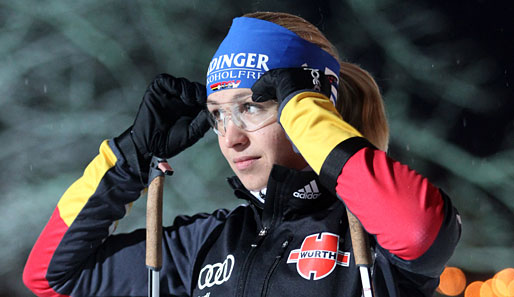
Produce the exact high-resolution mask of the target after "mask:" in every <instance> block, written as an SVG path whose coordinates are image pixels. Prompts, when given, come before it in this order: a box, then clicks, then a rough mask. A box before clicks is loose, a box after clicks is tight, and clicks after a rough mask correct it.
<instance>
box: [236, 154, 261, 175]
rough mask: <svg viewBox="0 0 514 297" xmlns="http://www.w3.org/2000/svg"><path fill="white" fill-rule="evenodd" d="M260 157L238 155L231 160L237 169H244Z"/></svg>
mask: <svg viewBox="0 0 514 297" xmlns="http://www.w3.org/2000/svg"><path fill="white" fill-rule="evenodd" d="M259 158H260V157H250V156H247V157H239V158H235V159H234V160H233V162H234V165H235V166H236V168H237V170H239V171H244V170H247V169H248V168H250V167H251V166H252V165H253V164H254V163H255V162H256V161H257V160H258V159H259Z"/></svg>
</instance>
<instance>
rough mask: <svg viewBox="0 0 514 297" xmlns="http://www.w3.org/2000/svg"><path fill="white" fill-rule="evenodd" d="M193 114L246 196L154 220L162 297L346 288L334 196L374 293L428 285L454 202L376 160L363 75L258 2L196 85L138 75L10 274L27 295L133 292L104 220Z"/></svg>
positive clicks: (141, 287)
mask: <svg viewBox="0 0 514 297" xmlns="http://www.w3.org/2000/svg"><path fill="white" fill-rule="evenodd" d="M293 32H294V33H293ZM206 90H207V93H206ZM334 104H335V105H334ZM336 106H337V109H336ZM205 107H207V109H206V108H205ZM338 110H339V112H338ZM341 115H342V117H341ZM209 124H210V125H211V126H212V128H213V129H214V130H215V132H216V133H217V134H218V142H219V146H220V149H221V151H222V153H223V155H224V157H225V158H226V159H227V161H228V163H229V164H230V166H231V168H232V169H233V170H234V172H235V174H236V177H233V178H231V179H229V183H230V185H231V186H232V187H233V188H234V193H235V195H236V196H237V197H238V198H242V199H245V200H247V201H248V204H246V205H242V206H239V207H237V208H236V209H234V210H231V211H228V210H223V209H220V210H217V211H215V212H214V213H212V214H198V215H195V216H193V217H186V216H180V217H177V218H176V220H175V222H174V224H173V225H172V226H170V227H167V228H165V229H164V236H163V251H164V253H163V268H162V270H161V280H160V288H161V294H162V295H163V296H195V297H196V296H212V297H214V296H361V287H360V281H359V274H358V269H357V267H356V266H355V263H354V260H353V256H352V253H353V250H352V246H351V242H350V238H349V236H350V235H349V231H348V223H347V218H346V211H345V205H346V206H347V207H348V209H349V210H350V211H351V212H352V213H353V214H354V215H355V216H356V217H357V218H358V219H359V220H360V221H361V223H362V225H363V226H364V228H365V229H366V231H367V232H368V233H369V234H370V239H371V243H372V248H373V254H374V266H373V282H374V287H375V291H376V296H431V295H432V293H433V291H434V290H435V288H436V287H437V284H438V276H439V274H440V273H441V271H442V269H443V267H444V264H445V263H446V261H447V260H448V258H449V257H450V256H451V254H452V252H453V249H454V248H455V245H456V243H457V241H458V238H459V236H460V224H459V222H458V215H457V212H456V210H455V209H454V208H453V207H452V205H451V202H450V200H449V199H448V198H447V196H446V195H445V194H444V193H443V192H442V191H440V190H439V189H437V188H435V187H434V186H433V185H431V184H430V183H429V182H428V181H427V180H426V179H425V178H423V177H421V176H420V175H418V174H417V173H415V172H413V171H412V170H410V169H409V168H408V167H407V166H405V165H402V164H399V163H398V162H396V161H394V160H391V159H390V158H388V157H387V155H386V154H385V150H386V149H387V139H388V128H387V123H386V119H385V114H384V108H383V105H382V99H381V97H380V93H379V91H378V88H377V86H376V84H375V82H374V80H373V79H372V78H371V76H370V75H369V74H368V73H367V72H365V71H364V70H362V69H360V68H359V67H358V66H355V65H353V64H349V63H341V62H339V61H338V56H337V53H336V51H335V49H334V47H333V46H332V45H331V44H330V43H329V42H328V40H326V38H325V37H324V36H323V35H322V34H321V33H320V32H319V30H317V29H316V28H315V27H314V26H313V25H311V24H309V23H308V22H306V21H305V20H303V19H301V18H299V17H296V16H292V15H289V14H284V13H268V12H266V13H253V14H248V15H245V16H244V17H242V18H236V19H235V20H234V22H233V24H232V27H231V29H230V31H229V33H228V35H227V36H226V38H225V40H224V41H223V42H222V44H221V45H220V47H219V49H218V51H217V52H216V54H215V55H214V57H213V59H212V61H211V63H210V64H209V68H208V72H207V85H206V86H203V85H201V84H198V83H191V82H189V81H187V80H186V79H183V78H175V77H172V76H170V75H166V74H164V75H160V76H158V77H157V78H156V79H155V80H154V81H153V82H152V83H151V84H150V86H149V87H148V90H147V92H146V93H145V95H144V97H143V102H142V104H141V106H140V108H139V112H138V115H137V116H136V120H135V122H134V124H133V126H132V127H131V128H130V129H129V130H127V131H126V132H125V133H123V134H122V135H121V136H119V137H116V138H114V139H113V140H111V141H104V143H102V145H101V147H100V154H99V155H98V156H97V157H96V158H95V159H94V160H93V161H92V162H91V164H90V165H89V166H88V167H87V168H86V170H85V172H84V175H83V177H82V178H80V179H79V180H78V181H77V182H75V183H74V184H73V185H72V186H71V187H70V188H69V189H68V190H67V191H66V193H65V194H64V196H63V197H62V198H61V200H60V201H59V203H58V205H57V208H56V210H55V212H54V214H53V215H52V217H51V218H50V221H49V223H48V224H47V226H46V227H45V229H44V230H43V232H42V234H41V236H40V238H39V239H38V241H37V242H36V244H35V246H34V248H33V250H32V253H31V255H30V256H29V259H28V262H27V265H26V268H25V272H24V281H25V284H26V285H27V286H28V287H29V288H30V289H31V290H32V291H33V292H34V293H36V294H37V295H40V296H61V295H71V296H144V295H146V292H147V287H146V281H147V280H146V273H147V271H146V267H145V265H144V259H143V258H144V256H143V255H144V236H145V235H144V230H136V231H134V232H133V233H130V234H120V235H110V234H111V233H112V230H113V228H112V226H114V225H115V222H116V220H119V219H121V218H122V217H123V216H124V215H125V205H126V204H128V203H130V202H132V201H134V200H136V199H137V198H138V197H139V195H140V192H141V191H142V190H143V189H144V187H145V185H146V184H147V182H148V181H147V179H148V176H147V172H148V169H149V163H150V159H151V157H152V156H154V155H156V156H160V157H164V158H170V157H172V156H174V155H176V154H178V153H179V152H180V151H182V150H184V149H185V148H187V147H189V146H190V145H192V144H194V143H195V142H196V141H197V140H198V139H199V138H201V137H202V136H203V134H204V133H205V132H206V131H207V130H208V129H209ZM377 148H378V149H377ZM206 199H209V197H206ZM342 202H343V203H342Z"/></svg>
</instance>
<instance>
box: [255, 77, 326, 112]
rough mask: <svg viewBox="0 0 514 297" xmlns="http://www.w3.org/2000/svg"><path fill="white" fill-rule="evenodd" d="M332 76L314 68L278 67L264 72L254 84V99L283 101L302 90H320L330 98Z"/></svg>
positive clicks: (256, 100) (258, 100) (257, 100)
mask: <svg viewBox="0 0 514 297" xmlns="http://www.w3.org/2000/svg"><path fill="white" fill-rule="evenodd" d="M329 79H330V78H329V77H328V76H326V75H325V74H324V73H323V72H322V71H320V70H318V69H312V68H277V69H271V70H269V71H267V72H266V73H264V74H263V75H262V76H261V78H259V80H257V81H256V82H255V83H254V84H253V86H252V92H253V95H252V100H253V101H255V102H263V101H267V100H273V99H277V100H278V103H279V104H280V106H281V107H283V106H282V102H283V101H284V100H285V99H286V98H287V99H290V98H291V97H293V96H294V95H296V94H298V93H300V92H306V91H310V92H313V91H314V92H319V93H321V94H323V95H325V96H326V97H327V98H330V93H331V86H330V80H329Z"/></svg>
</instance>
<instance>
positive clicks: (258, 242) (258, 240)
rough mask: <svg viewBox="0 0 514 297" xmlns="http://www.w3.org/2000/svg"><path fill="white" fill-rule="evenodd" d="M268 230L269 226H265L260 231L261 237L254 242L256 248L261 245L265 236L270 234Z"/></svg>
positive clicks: (253, 245) (253, 246)
mask: <svg viewBox="0 0 514 297" xmlns="http://www.w3.org/2000/svg"><path fill="white" fill-rule="evenodd" d="M268 230H269V228H268V227H264V228H262V229H261V230H260V231H259V234H258V236H259V237H258V238H257V241H256V242H255V243H252V248H256V247H257V246H259V244H260V243H261V242H262V240H263V239H264V237H266V235H268Z"/></svg>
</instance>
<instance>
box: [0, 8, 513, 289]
mask: <svg viewBox="0 0 514 297" xmlns="http://www.w3.org/2000/svg"><path fill="white" fill-rule="evenodd" d="M498 5H499V4H495V5H494V6H493V5H492V4H488V3H486V2H483V1H466V2H464V1H461V2H459V1H457V2H455V1H450V2H448V1H447V2H443V1H408V2H405V1H404V2H402V1H391V0H373V1H353V0H348V1H335V0H334V1H321V3H314V1H305V0H303V1H267V0H266V1H265V0H261V1H229V0H219V1H215V2H213V1H201V0H190V1H178V0H173V1H150V2H148V1H109V2H105V1H81V2H70V1H57V0H50V1H45V2H40V1H33V0H17V1H8V0H0V65H2V67H0V94H2V95H1V97H0V98H1V99H0V139H1V141H0V143H1V148H2V149H1V150H0V166H1V168H2V171H1V172H0V187H1V189H2V191H3V193H4V195H2V196H1V198H0V206H1V207H0V219H1V224H0V234H1V237H0V246H1V247H2V248H1V249H0V259H1V260H0V261H1V262H0V276H1V278H0V296H2V294H4V295H6V296H7V295H8V296H28V295H29V293H28V291H27V290H26V289H24V288H23V285H22V284H21V271H22V268H23V264H24V261H25V260H26V257H27V255H28V253H29V251H30V248H31V245H32V244H33V243H34V241H35V240H36V238H37V235H38V234H39V232H40V231H41V229H42V227H43V226H44V224H45V223H46V221H47V219H48V218H49V216H50V214H51V212H52V210H53V208H54V207H55V204H56V203H57V201H58V199H59V197H60V195H62V193H63V192H64V190H65V189H66V188H67V187H68V185H70V184H71V183H72V182H73V181H74V180H75V179H76V178H78V177H79V176H80V174H81V171H82V170H83V168H84V167H85V165H86V164H87V163H88V162H89V160H91V159H92V157H93V156H94V155H95V154H96V150H97V148H98V145H99V144H100V142H101V141H102V140H103V139H106V138H111V137H113V136H116V135H118V134H119V133H120V132H122V131H124V130H125V129H126V127H128V126H129V125H130V124H131V123H132V121H133V118H134V116H135V113H136V111H137V107H138V105H139V101H140V98H141V96H142V94H143V92H144V90H145V89H146V85H147V83H148V82H149V81H151V79H152V78H153V77H154V76H155V75H156V74H158V73H161V72H169V73H173V74H175V75H180V76H185V77H188V78H190V79H192V80H198V81H203V80H204V73H205V69H206V65H207V64H208V61H209V60H210V58H211V56H212V55H213V53H214V52H215V50H216V48H217V45H218V44H219V42H220V41H221V40H222V38H223V36H224V34H225V33H226V32H227V30H228V28H229V26H230V23H231V20H232V18H233V17H236V16H239V15H241V14H243V13H245V12H250V11H255V10H276V11H287V12H291V13H294V14H299V15H301V16H303V17H305V18H306V19H308V20H310V21H311V22H312V23H314V24H315V25H317V26H319V27H320V28H321V29H322V30H323V31H324V32H326V34H327V35H328V37H329V39H330V40H332V41H333V42H334V43H335V44H336V46H337V47H338V48H339V50H340V51H341V55H342V56H344V57H346V58H347V59H348V60H350V61H354V62H357V63H359V64H361V65H362V66H363V67H364V68H366V69H369V70H370V72H371V73H372V74H374V75H375V76H376V78H377V80H378V82H379V84H380V85H381V87H382V89H383V92H384V95H385V100H386V105H387V112H388V115H389V118H390V124H391V128H392V142H391V148H390V154H391V155H392V156H393V157H395V158H397V159H399V160H401V161H403V162H406V163H408V164H410V165H411V167H413V168H414V169H416V170H418V171H420V172H421V173H423V174H424V175H426V176H428V177H429V178H430V179H431V180H433V181H434V182H435V183H436V184H437V185H439V186H441V187H443V188H444V189H446V190H447V191H448V192H449V194H450V195H451V196H452V197H453V202H454V203H455V204H456V205H457V207H458V209H459V210H460V211H461V214H462V217H463V220H464V233H463V237H462V241H461V244H460V245H459V247H458V250H457V252H456V254H455V255H454V257H453V258H452V260H451V263H452V264H453V265H454V266H458V267H461V268H463V269H464V270H467V271H475V272H493V271H497V270H499V269H500V268H502V267H506V266H505V265H509V264H508V263H514V256H513V253H512V248H513V247H514V244H513V243H514V232H513V231H512V228H510V226H512V225H513V223H514V220H513V211H514V202H513V200H512V199H511V198H510V196H511V193H513V192H514V185H513V184H512V179H513V177H514V163H513V161H512V160H513V159H514V150H513V141H514V135H513V133H514V132H513V131H514V129H513V128H514V120H513V110H514V102H513V100H512V98H513V96H512V89H511V88H512V87H511V86H512V84H513V82H512V74H511V73H512V72H513V70H514V69H513V68H512V65H513V63H512V62H513V61H512V60H513V56H512V52H514V48H513V47H512V45H511V43H510V42H508V41H510V39H511V37H512V36H513V32H512V31H513V30H512V25H510V23H509V22H510V21H509V20H510V19H511V17H510V16H511V15H512V13H513V10H512V5H509V4H501V5H503V6H498ZM172 164H173V166H174V168H176V170H177V173H176V175H175V176H174V177H173V178H172V179H170V180H169V181H168V184H167V188H166V190H165V193H166V196H167V197H168V199H167V200H166V201H165V207H166V210H165V223H167V224H170V223H171V222H172V220H173V217H174V216H176V215H177V214H182V213H188V214H191V213H194V212H198V211H211V210H213V209H215V208H218V207H233V206H234V205H236V204H238V203H241V202H242V201H236V199H234V198H233V197H232V195H231V193H230V190H229V188H228V187H227V186H226V185H225V183H224V181H223V179H222V178H221V179H220V177H223V176H229V175H231V172H230V170H229V168H228V166H227V165H226V164H225V161H224V160H223V158H222V156H221V154H220V153H219V151H218V148H217V144H216V138H215V136H214V135H213V133H208V135H207V137H205V138H204V139H203V140H202V141H201V142H200V143H198V144H197V145H195V146H194V147H193V148H192V149H190V150H187V151H186V152H184V153H182V154H181V155H179V156H178V157H177V158H175V159H174V160H172ZM186 168H187V169H186ZM179 189H180V191H179ZM185 192H188V193H191V192H193V193H195V194H194V195H187V196H186V195H184V194H183V193H185ZM192 197H193V198H192ZM144 207H145V206H144V203H140V202H137V203H135V204H134V207H133V209H132V213H131V214H130V215H129V217H128V218H126V219H124V220H122V221H121V222H120V226H119V232H122V231H127V230H132V229H134V228H137V227H142V226H143V222H144Z"/></svg>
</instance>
